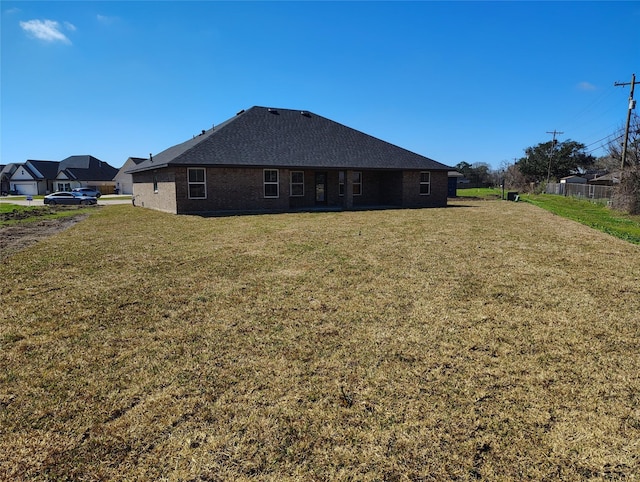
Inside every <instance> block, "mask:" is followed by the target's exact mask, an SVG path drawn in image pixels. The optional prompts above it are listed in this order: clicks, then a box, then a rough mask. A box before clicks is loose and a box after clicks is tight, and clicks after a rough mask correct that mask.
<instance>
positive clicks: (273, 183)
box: [262, 169, 280, 199]
mask: <svg viewBox="0 0 640 482" xmlns="http://www.w3.org/2000/svg"><path fill="white" fill-rule="evenodd" d="M267 171H275V173H276V180H275V181H267V180H266V177H265V176H266V174H267ZM267 186H275V187H276V195H275V196H267ZM262 194H263V195H264V198H265V199H277V198H279V197H280V170H279V169H263V170H262Z"/></svg>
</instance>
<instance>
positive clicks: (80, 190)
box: [71, 187, 102, 198]
mask: <svg viewBox="0 0 640 482" xmlns="http://www.w3.org/2000/svg"><path fill="white" fill-rule="evenodd" d="M71 192H72V193H73V195H74V196H89V197H96V198H97V197H100V196H102V194H101V193H100V191H98V190H97V189H91V188H90V187H76V188H73V189H72V190H71Z"/></svg>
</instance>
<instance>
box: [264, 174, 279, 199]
mask: <svg viewBox="0 0 640 482" xmlns="http://www.w3.org/2000/svg"><path fill="white" fill-rule="evenodd" d="M278 186H279V184H278V170H277V169H265V170H264V197H278V196H279V194H280V192H279V189H278Z"/></svg>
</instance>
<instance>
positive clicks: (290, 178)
mask: <svg viewBox="0 0 640 482" xmlns="http://www.w3.org/2000/svg"><path fill="white" fill-rule="evenodd" d="M294 174H302V182H293V175H294ZM294 186H302V194H293V187H294ZM289 196H290V197H304V171H291V172H290V174H289Z"/></svg>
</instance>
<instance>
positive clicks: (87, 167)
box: [2, 156, 118, 195]
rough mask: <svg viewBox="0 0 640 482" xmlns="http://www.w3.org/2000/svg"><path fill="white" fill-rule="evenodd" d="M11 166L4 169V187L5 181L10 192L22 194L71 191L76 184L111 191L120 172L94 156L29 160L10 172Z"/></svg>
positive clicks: (14, 167)
mask: <svg viewBox="0 0 640 482" xmlns="http://www.w3.org/2000/svg"><path fill="white" fill-rule="evenodd" d="M8 167H9V166H7V167H5V168H4V169H3V171H2V173H3V174H2V175H3V178H2V182H3V186H4V183H5V182H6V183H8V185H9V191H10V192H17V193H18V194H23V195H37V194H48V193H51V192H54V191H70V190H71V189H73V188H76V187H92V188H96V189H98V190H100V192H102V193H103V194H111V193H112V192H113V189H114V186H115V182H114V181H113V178H114V177H115V175H116V174H117V173H118V170H117V169H116V168H115V167H112V166H110V165H109V164H107V163H106V162H103V161H101V160H99V159H96V158H95V157H93V156H71V157H68V158H66V159H65V160H64V161H60V162H57V161H36V160H28V161H27V162H25V163H23V164H14V165H13V168H12V169H13V172H11V173H10V174H8V172H9V171H7V168H8ZM5 171H7V173H6V174H5ZM5 178H6V181H5ZM3 189H4V188H3Z"/></svg>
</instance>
